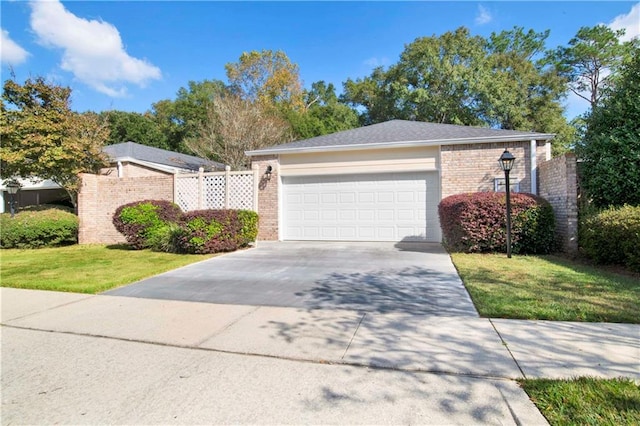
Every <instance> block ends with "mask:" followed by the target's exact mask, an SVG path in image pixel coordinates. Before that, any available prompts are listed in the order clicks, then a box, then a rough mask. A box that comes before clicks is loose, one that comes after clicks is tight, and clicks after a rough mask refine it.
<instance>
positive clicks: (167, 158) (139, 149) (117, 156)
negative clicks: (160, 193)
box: [0, 142, 224, 213]
mask: <svg viewBox="0 0 640 426" xmlns="http://www.w3.org/2000/svg"><path fill="white" fill-rule="evenodd" d="M103 151H104V152H105V153H106V154H107V155H108V156H109V159H110V167H107V168H104V169H102V170H101V174H104V175H108V176H112V177H141V176H154V175H169V174H176V173H193V172H197V171H198V169H199V168H200V167H202V168H204V169H205V170H207V171H212V170H224V164H221V163H216V162H214V161H210V160H206V159H204V158H200V157H194V156H192V155H186V154H181V153H178V152H173V151H167V150H166V149H160V148H154V147H150V146H146V145H141V144H138V143H135V142H124V143H119V144H115V145H108V146H106V147H104V149H103ZM18 181H19V182H20V185H21V187H20V191H19V192H18V194H16V195H15V197H16V201H17V202H16V205H17V206H19V207H24V206H31V205H39V204H47V203H52V202H58V203H59V202H64V201H65V200H67V199H68V195H67V193H66V191H65V190H64V189H62V188H61V187H60V186H58V184H56V183H55V182H52V181H50V180H45V181H39V182H38V181H35V180H28V179H18ZM0 193H1V194H2V201H1V202H0V213H1V212H5V211H9V210H10V209H9V200H10V196H9V194H8V193H7V192H6V188H5V186H4V183H2V186H0Z"/></svg>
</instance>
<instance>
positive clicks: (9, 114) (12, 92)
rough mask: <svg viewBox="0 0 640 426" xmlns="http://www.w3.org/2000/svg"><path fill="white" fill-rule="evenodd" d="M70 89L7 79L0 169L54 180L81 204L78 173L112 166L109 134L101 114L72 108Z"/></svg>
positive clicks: (12, 174)
mask: <svg viewBox="0 0 640 426" xmlns="http://www.w3.org/2000/svg"><path fill="white" fill-rule="evenodd" d="M70 96H71V89H70V88H68V87H62V86H57V85H54V84H49V83H47V82H46V81H45V80H44V78H42V77H37V78H34V79H31V78H30V79H27V80H26V81H25V83H24V84H23V85H20V84H18V83H17V82H15V81H14V80H11V79H10V80H7V81H5V83H4V86H3V92H2V103H1V105H0V138H2V146H1V147H0V163H1V164H0V166H1V171H0V173H1V176H2V178H3V179H6V178H8V177H17V176H19V177H23V178H33V179H36V180H42V179H50V180H52V181H54V182H56V183H57V184H58V185H60V186H61V187H63V188H64V189H65V190H66V191H67V193H68V194H69V196H70V198H71V202H72V203H73V205H74V206H76V200H77V192H78V189H79V183H80V182H79V177H78V174H79V173H83V172H88V173H95V172H97V171H98V170H99V169H100V168H101V167H103V166H105V165H106V164H107V162H106V158H105V155H104V154H103V152H102V147H103V145H104V142H105V141H106V140H107V138H108V136H109V129H108V126H107V125H106V123H104V121H103V120H101V119H100V117H99V116H98V115H97V114H94V113H85V114H77V113H74V112H72V111H71V109H70V106H69V105H70V100H69V99H70Z"/></svg>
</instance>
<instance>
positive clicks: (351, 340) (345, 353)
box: [340, 312, 367, 359]
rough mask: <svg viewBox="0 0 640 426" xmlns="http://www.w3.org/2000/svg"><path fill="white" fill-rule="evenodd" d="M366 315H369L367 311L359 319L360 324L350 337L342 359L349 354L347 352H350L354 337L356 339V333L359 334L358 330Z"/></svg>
mask: <svg viewBox="0 0 640 426" xmlns="http://www.w3.org/2000/svg"><path fill="white" fill-rule="evenodd" d="M366 316H367V313H366V312H365V313H364V314H362V317H361V318H360V321H358V325H357V326H356V329H355V330H353V335H352V336H351V339H349V343H348V344H347V347H346V348H345V349H344V353H343V354H342V356H341V357H340V359H344V357H345V356H347V352H349V348H350V347H351V344H352V343H353V339H355V338H356V334H358V330H359V329H360V324H362V321H364V318H365V317H366Z"/></svg>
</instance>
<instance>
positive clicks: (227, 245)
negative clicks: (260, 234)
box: [179, 210, 258, 254]
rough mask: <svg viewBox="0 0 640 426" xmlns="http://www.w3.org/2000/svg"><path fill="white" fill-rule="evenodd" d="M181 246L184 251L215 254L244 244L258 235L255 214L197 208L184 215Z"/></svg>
mask: <svg viewBox="0 0 640 426" xmlns="http://www.w3.org/2000/svg"><path fill="white" fill-rule="evenodd" d="M182 220H183V221H184V227H183V230H184V232H183V234H182V235H181V236H180V238H179V240H180V246H181V249H182V250H183V251H184V252H185V253H196V254H204V253H218V252H225V251H234V250H237V249H238V248H240V247H246V246H247V245H248V244H249V243H250V242H251V241H254V240H255V237H256V236H257V223H258V222H257V213H255V212H252V211H242V210H197V211H192V212H187V213H185V214H184V215H183V218H182Z"/></svg>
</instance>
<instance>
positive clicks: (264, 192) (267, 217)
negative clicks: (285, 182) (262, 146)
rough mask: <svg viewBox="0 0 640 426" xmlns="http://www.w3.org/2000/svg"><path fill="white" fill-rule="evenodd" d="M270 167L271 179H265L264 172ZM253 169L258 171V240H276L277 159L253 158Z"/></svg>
mask: <svg viewBox="0 0 640 426" xmlns="http://www.w3.org/2000/svg"><path fill="white" fill-rule="evenodd" d="M267 166H271V168H272V172H271V179H266V177H265V171H266V170H267ZM251 167H252V168H253V169H255V168H257V169H258V175H259V177H260V183H259V184H258V215H259V216H260V224H259V229H258V240H262V241H277V240H278V158H277V157H276V156H275V155H265V156H260V157H253V158H252V162H251Z"/></svg>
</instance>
